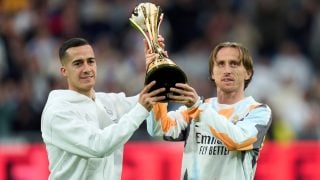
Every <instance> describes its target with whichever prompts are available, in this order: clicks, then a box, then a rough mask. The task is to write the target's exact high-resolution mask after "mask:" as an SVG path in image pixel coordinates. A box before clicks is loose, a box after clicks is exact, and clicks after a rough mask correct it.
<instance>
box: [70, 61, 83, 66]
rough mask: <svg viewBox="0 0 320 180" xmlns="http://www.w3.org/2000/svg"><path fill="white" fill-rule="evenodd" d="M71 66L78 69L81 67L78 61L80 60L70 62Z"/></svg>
mask: <svg viewBox="0 0 320 180" xmlns="http://www.w3.org/2000/svg"><path fill="white" fill-rule="evenodd" d="M72 65H73V66H76V67H79V66H81V65H82V61H80V60H76V61H73V62H72Z"/></svg>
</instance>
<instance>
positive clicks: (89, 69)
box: [83, 62, 92, 73]
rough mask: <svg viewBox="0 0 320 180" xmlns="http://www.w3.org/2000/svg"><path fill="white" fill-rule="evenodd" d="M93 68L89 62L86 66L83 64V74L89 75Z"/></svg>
mask: <svg viewBox="0 0 320 180" xmlns="http://www.w3.org/2000/svg"><path fill="white" fill-rule="evenodd" d="M91 68H92V67H91V66H90V64H88V63H87V62H85V63H84V64H83V72H85V73H87V72H90V71H91Z"/></svg>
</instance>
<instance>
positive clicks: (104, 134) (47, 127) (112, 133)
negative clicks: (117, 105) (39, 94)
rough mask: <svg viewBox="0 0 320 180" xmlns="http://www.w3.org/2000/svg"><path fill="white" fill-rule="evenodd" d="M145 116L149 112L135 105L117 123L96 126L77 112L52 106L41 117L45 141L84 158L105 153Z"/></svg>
mask: <svg viewBox="0 0 320 180" xmlns="http://www.w3.org/2000/svg"><path fill="white" fill-rule="evenodd" d="M147 115H148V111H147V110H146V109H145V108H144V107H143V106H142V105H140V104H136V105H135V106H134V107H133V108H132V109H131V110H130V111H129V112H128V113H126V114H125V115H124V116H122V117H121V118H120V120H119V122H118V123H116V124H111V125H110V126H107V127H105V128H104V129H99V128H97V127H94V126H92V125H90V124H89V123H87V120H86V119H85V118H86V117H83V116H81V115H80V114H79V112H77V111H74V110H71V111H70V110H69V111H68V110H65V109H61V110H55V108H54V107H52V108H49V109H47V111H46V112H44V116H43V122H44V131H43V133H44V141H45V142H46V143H47V144H52V145H54V146H57V147H58V148H61V149H63V150H65V151H68V152H70V153H73V154H77V155H79V156H83V157H97V158H98V157H103V156H107V155H109V154H111V153H113V152H114V151H115V150H116V149H118V148H119V147H121V146H122V145H123V144H124V143H125V142H127V141H128V140H129V138H130V137H131V136H132V134H133V133H134V131H135V130H136V129H137V128H138V127H139V125H140V124H141V123H142V122H143V120H144V119H145V118H146V117H147Z"/></svg>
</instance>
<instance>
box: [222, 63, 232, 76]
mask: <svg viewBox="0 0 320 180" xmlns="http://www.w3.org/2000/svg"><path fill="white" fill-rule="evenodd" d="M223 72H224V74H230V73H231V67H230V65H229V64H227V65H225V66H224V68H223Z"/></svg>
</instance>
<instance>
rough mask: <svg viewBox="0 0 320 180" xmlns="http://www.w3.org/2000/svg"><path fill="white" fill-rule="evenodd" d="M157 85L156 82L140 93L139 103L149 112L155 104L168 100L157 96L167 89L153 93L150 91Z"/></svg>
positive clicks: (160, 89)
mask: <svg viewBox="0 0 320 180" xmlns="http://www.w3.org/2000/svg"><path fill="white" fill-rule="evenodd" d="M155 84H156V82H155V81H152V82H150V83H149V84H148V85H146V86H145V87H144V88H143V89H142V91H141V92H140V96H139V103H140V104H141V105H142V106H143V107H145V108H146V109H147V110H148V111H150V110H151V109H152V107H153V105H154V104H156V103H157V102H160V101H163V100H165V99H166V96H157V95H158V94H160V93H162V92H164V91H165V88H159V89H156V90H153V91H151V92H149V91H150V89H151V88H152V87H153V86H154V85H155Z"/></svg>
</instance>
